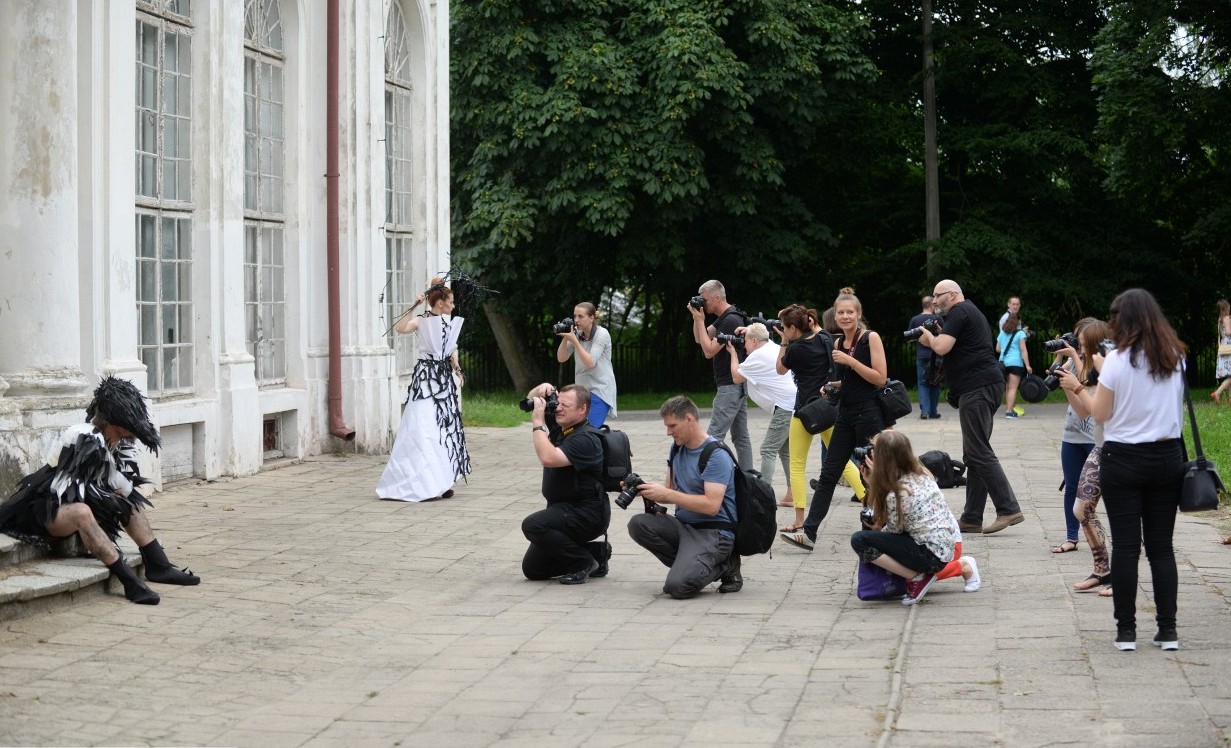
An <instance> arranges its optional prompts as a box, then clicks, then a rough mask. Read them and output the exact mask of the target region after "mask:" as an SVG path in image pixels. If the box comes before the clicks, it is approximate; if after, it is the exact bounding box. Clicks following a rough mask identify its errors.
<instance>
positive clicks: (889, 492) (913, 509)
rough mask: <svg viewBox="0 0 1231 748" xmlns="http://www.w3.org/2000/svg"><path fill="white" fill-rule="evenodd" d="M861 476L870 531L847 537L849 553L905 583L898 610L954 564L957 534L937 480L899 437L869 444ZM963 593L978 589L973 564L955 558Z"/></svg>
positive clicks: (885, 435)
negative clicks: (865, 481) (869, 511)
mask: <svg viewBox="0 0 1231 748" xmlns="http://www.w3.org/2000/svg"><path fill="white" fill-rule="evenodd" d="M868 449H869V451H868V452H867V454H866V455H865V456H864V458H863V459H862V460H861V464H860V470H861V471H862V472H863V473H864V475H866V476H867V477H868V507H869V508H871V509H872V522H871V525H870V526H869V527H870V529H866V530H859V531H858V532H856V533H854V534H853V535H851V548H853V549H855V553H857V554H859V558H860V559H861V560H863V561H865V562H866V563H869V564H875V565H877V566H879V567H881V568H882V569H884V570H885V571H888V572H890V573H891V574H897V575H898V576H900V577H904V578H905V579H906V597H904V598H902V604H903V605H914V604H915V603H917V602H919V601H920V600H922V599H923V596H924V595H926V594H927V591H928V589H929V588H930V587H931V586H932V583H933V582H935V581H936V579H937V572H939V571H941V570H942V569H944V568H945V567H946V566H947V565H948V563H949V562H950V561H952V560H953V557H954V554H955V549H956V548H957V547H960V543H961V542H962V533H961V531H960V530H959V529H958V525H957V519H956V518H954V516H953V512H952V510H950V509H949V505H948V503H946V502H945V495H944V494H943V493H941V491H940V487H939V486H937V485H936V479H935V478H933V477H932V474H931V473H929V472H928V471H927V468H925V467H923V465H922V464H921V463H920V462H919V458H917V457H915V452H914V450H913V449H912V448H911V445H910V439H908V438H907V437H906V435H905V434H903V433H902V432H901V431H882V432H880V433H879V434H877V435H876V436H875V437H873V438H872V444H871V445H870V446H869V447H868ZM960 562H961V569H962V576H963V577H964V578H965V579H966V590H967V591H968V592H974V591H975V590H977V589H979V570H978V567H977V566H976V565H975V562H974V559H972V558H970V557H969V556H962V557H961V558H960Z"/></svg>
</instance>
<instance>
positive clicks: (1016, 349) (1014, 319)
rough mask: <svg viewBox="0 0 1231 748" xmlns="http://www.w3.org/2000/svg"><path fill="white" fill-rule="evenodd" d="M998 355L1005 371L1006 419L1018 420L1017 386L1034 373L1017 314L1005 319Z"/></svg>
mask: <svg viewBox="0 0 1231 748" xmlns="http://www.w3.org/2000/svg"><path fill="white" fill-rule="evenodd" d="M996 353H998V354H1000V363H1001V364H1002V365H1003V366H1004V370H1005V385H1004V417H1005V418H1017V417H1018V415H1019V414H1018V412H1017V386H1018V385H1019V384H1021V382H1022V378H1023V377H1025V376H1026V375H1027V374H1029V373H1030V372H1032V371H1034V370H1033V369H1031V368H1030V354H1029V352H1027V351H1026V331H1025V330H1024V329H1023V328H1022V321H1021V318H1020V317H1018V316H1017V312H1009V316H1007V317H1005V320H1004V325H1003V326H1002V327H1001V328H1000V334H999V335H998V336H997V337H996Z"/></svg>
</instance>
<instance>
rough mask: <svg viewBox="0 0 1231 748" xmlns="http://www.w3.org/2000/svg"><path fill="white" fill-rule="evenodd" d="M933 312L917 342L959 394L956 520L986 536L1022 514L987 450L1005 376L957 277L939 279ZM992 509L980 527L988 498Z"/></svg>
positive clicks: (981, 318) (979, 314) (989, 333)
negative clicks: (938, 321)
mask: <svg viewBox="0 0 1231 748" xmlns="http://www.w3.org/2000/svg"><path fill="white" fill-rule="evenodd" d="M932 300H933V305H934V307H935V310H936V312H937V313H938V314H940V316H942V317H944V320H945V326H944V329H942V330H941V332H940V334H939V335H933V334H932V332H931V331H930V330H928V329H927V328H926V327H924V328H920V329H922V330H923V334H922V335H920V336H919V342H920V343H922V344H923V345H926V346H927V347H929V348H931V349H932V350H933V351H935V352H936V353H937V354H939V355H941V356H944V357H945V381H947V382H948V383H949V390H950V392H952V393H953V394H954V395H956V396H957V397H958V421H959V422H960V424H961V427H962V462H964V463H966V470H967V475H968V476H969V480H968V481H967V483H966V506H965V508H964V509H963V510H962V516H961V517H959V518H958V526H959V527H961V530H962V532H965V533H971V532H982V533H983V534H984V535H990V534H991V533H994V532H1000V531H1001V530H1003V529H1005V528H1006V527H1010V526H1012V525H1016V524H1020V523H1021V522H1022V521H1023V520H1024V519H1025V517H1024V516H1023V515H1022V510H1021V507H1019V506H1018V504H1017V496H1015V495H1014V494H1013V487H1012V486H1010V485H1009V479H1008V478H1007V477H1006V476H1005V474H1004V468H1003V467H1001V465H1000V459H999V458H998V457H996V452H995V451H993V450H992V423H993V421H994V420H995V417H996V414H997V413H998V412H999V410H1000V398H1001V397H1002V396H1003V395H1004V379H1003V378H1002V377H1001V376H1000V367H999V366H997V361H996V351H995V349H994V348H993V346H992V328H991V326H990V325H988V324H987V318H986V317H984V316H983V312H981V311H979V308H978V307H976V306H975V305H974V303H973V302H970V301H967V300H966V297H965V296H963V295H962V289H961V287H960V286H958V284H957V282H956V281H952V280H942V281H941V282H939V283H937V284H936V290H935V291H933V292H932ZM950 398H951V401H952V395H951V396H950ZM989 495H990V496H991V498H992V504H993V505H994V506H995V507H996V520H995V521H994V522H992V523H991V524H990V525H987V526H986V527H984V526H983V510H984V508H985V507H986V506H987V498H988V496H989Z"/></svg>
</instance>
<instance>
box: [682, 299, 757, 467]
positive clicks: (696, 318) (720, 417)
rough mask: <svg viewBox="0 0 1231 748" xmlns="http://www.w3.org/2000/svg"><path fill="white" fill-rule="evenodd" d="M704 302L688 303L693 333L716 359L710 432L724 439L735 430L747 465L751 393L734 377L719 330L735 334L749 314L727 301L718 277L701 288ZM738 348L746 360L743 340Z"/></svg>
mask: <svg viewBox="0 0 1231 748" xmlns="http://www.w3.org/2000/svg"><path fill="white" fill-rule="evenodd" d="M697 293H698V295H699V296H700V297H701V299H702V301H703V302H704V306H702V307H701V308H700V309H698V308H697V307H695V306H693V305H692V304H689V305H688V311H689V312H690V313H691V314H692V337H693V339H694V340H696V341H697V345H699V346H701V352H702V353H704V354H705V357H706V358H708V359H710V360H711V361H713V363H714V383H715V384H716V385H717V386H718V391H717V393H715V395H714V407H713V408H712V410H711V411H710V425H709V429H707V433H709V435H710V436H712V437H714V438H715V439H718V440H719V441H722V440H724V439H726V438H727V431H730V432H731V441H732V443H733V444H734V446H735V458H736V459H737V460H739V464H740V465H743V466H751V465H752V436H751V435H750V434H749V433H748V394H747V392H745V390H744V385H742V384H736V383H735V380H733V379H732V378H731V354H730V353H728V352H727V346H726V344H725V343H724V342H723V341H720V340H718V338H717V335H718V333H724V334H726V335H734V334H735V331H736V329H738V328H740V327H744V326H745V325H747V324H748V317H747V316H746V315H745V314H744V313H743V312H741V311H740V310H739V308H738V307H736V306H735V305H733V304H729V303H727V289H726V288H724V287H723V285H722V284H721V283H719V282H718V281H716V280H708V281H706V282H705V283H702V284H701V288H699V289H698V290H697ZM707 313H708V314H712V315H714V316H715V317H717V319H715V320H714V324H712V325H709V326H708V327H707V326H706V324H705V315H706V314H707ZM734 347H735V352H736V354H737V355H738V356H739V360H740V361H743V360H744V359H745V358H746V357H747V356H748V354H747V353H745V352H744V344H743V343H742V342H740V343H735V346H734Z"/></svg>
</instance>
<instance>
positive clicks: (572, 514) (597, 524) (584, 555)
mask: <svg viewBox="0 0 1231 748" xmlns="http://www.w3.org/2000/svg"><path fill="white" fill-rule="evenodd" d="M609 516H610V515H608V517H609ZM521 531H522V534H523V535H525V536H526V540H529V541H530V547H529V548H527V549H526V555H525V556H524V557H523V558H522V561H521V573H522V574H524V575H525V576H526V579H551V578H552V577H558V576H560V575H561V574H571V573H572V572H574V571H580V570H582V569H586V568H589V566H590V563H591V562H592V561H594V555H593V554H592V553H590V548H589V545H588V543H589V541H591V540H593V539H594V538H596V537H598V536H599V535H602V534H603V533H605V532H606V531H607V521H606V520H605V519H604V518H603V517H602V516H594V514H593V513H591V512H585V511H579V510H578V508H577V507H576V506H575V505H573V504H570V503H569V502H567V501H558V502H556V503H554V504H550V505H549V506H548V507H547V508H546V509H543V510H540V511H537V512H535V513H534V514H531V515H530V516H529V517H526V518H525V519H524V520H522V523H521Z"/></svg>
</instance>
